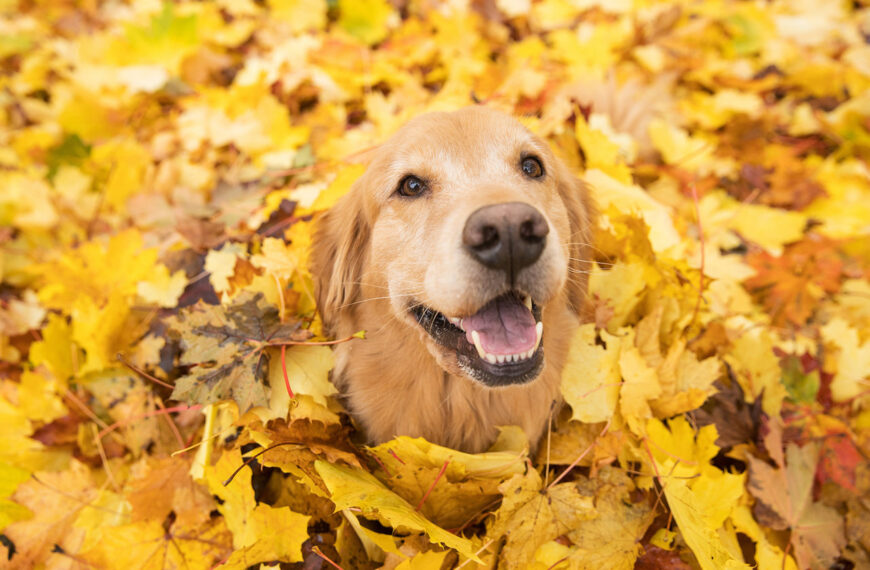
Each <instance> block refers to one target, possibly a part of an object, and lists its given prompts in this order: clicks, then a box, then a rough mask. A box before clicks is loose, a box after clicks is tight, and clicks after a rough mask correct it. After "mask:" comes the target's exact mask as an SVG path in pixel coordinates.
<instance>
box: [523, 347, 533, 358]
mask: <svg viewBox="0 0 870 570" xmlns="http://www.w3.org/2000/svg"><path fill="white" fill-rule="evenodd" d="M533 354H535V349H534V348H530V349H529V351H528V352H527V353H526V355H525V356H526V358H531V357H532V355H533Z"/></svg>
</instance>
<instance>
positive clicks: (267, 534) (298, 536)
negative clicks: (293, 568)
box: [205, 450, 310, 566]
mask: <svg viewBox="0 0 870 570" xmlns="http://www.w3.org/2000/svg"><path fill="white" fill-rule="evenodd" d="M242 462H243V459H242V455H241V453H240V452H239V451H238V450H234V451H228V452H224V453H223V454H222V455H221V457H220V459H219V460H218V462H217V464H215V465H214V466H213V467H209V468H207V469H206V470H205V480H206V482H207V484H208V488H209V490H211V492H212V493H213V494H215V495H217V496H218V497H220V499H221V500H222V501H223V502H222V503H221V504H220V505H219V506H218V510H220V511H221V513H222V514H223V515H224V519H225V520H226V523H227V527H229V529H230V531H231V532H232V533H233V547H234V548H235V549H236V552H235V553H234V559H233V560H232V561H233V563H234V564H233V565H234V566H236V565H237V564H239V563H241V562H244V563H245V564H246V565H247V566H250V565H252V564H256V563H259V562H266V561H269V560H280V561H282V562H301V561H302V543H303V542H305V540H306V539H307V538H308V520H309V518H310V517H308V516H306V515H301V514H299V513H294V512H293V511H291V510H290V509H289V508H288V507H281V508H274V507H270V506H269V505H266V504H262V503H260V504H258V503H257V502H256V501H255V500H254V489H253V488H252V487H251V471H250V469H248V468H247V467H246V468H243V469H242V470H241V471H239V472H238V473H237V474H236V476H235V478H233V480H232V481H231V482H230V483H229V484H228V485H226V486H225V485H224V482H225V481H227V479H228V478H229V477H230V475H232V474H233V472H235V470H236V469H237V468H238V467H239V466H240V465H241V464H242Z"/></svg>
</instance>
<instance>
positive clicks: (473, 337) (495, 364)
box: [412, 291, 544, 386]
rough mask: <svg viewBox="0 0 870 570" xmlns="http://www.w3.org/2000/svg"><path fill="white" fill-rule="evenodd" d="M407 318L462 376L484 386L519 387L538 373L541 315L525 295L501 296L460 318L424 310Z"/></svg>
mask: <svg viewBox="0 0 870 570" xmlns="http://www.w3.org/2000/svg"><path fill="white" fill-rule="evenodd" d="M412 312H413V314H414V316H415V317H416V319H417V322H418V323H419V324H420V326H421V327H423V329H424V330H425V331H426V332H427V333H429V335H430V336H431V337H432V338H433V339H435V342H437V343H438V344H440V345H441V346H443V347H445V348H447V349H449V350H452V351H455V352H456V356H457V360H458V363H459V366H460V367H461V368H462V369H463V370H464V371H465V372H466V373H468V374H469V375H470V376H471V377H473V378H474V379H475V380H478V381H479V382H481V383H483V384H486V385H487V386H506V385H510V384H523V383H526V382H530V381H531V380H534V379H535V378H536V377H537V376H538V374H539V373H540V372H541V368H542V367H543V362H544V356H543V352H544V350H543V348H542V347H541V337H542V335H543V323H541V309H540V307H538V306H537V305H536V304H535V303H534V302H533V301H532V299H531V297H529V296H528V295H524V294H522V293H520V292H517V291H511V292H508V293H505V294H504V295H500V296H498V297H495V298H494V299H492V300H490V301H489V302H488V303H487V304H486V305H484V306H483V307H482V308H481V309H480V310H479V311H477V312H476V313H474V314H472V315H467V316H465V317H448V316H446V315H444V314H442V313H439V312H438V311H435V310H434V309H431V308H429V307H426V306H424V305H416V306H414V307H413V309H412Z"/></svg>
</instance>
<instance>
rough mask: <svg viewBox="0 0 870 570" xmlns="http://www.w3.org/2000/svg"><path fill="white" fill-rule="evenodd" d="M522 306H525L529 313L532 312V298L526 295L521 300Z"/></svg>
mask: <svg viewBox="0 0 870 570" xmlns="http://www.w3.org/2000/svg"><path fill="white" fill-rule="evenodd" d="M523 304H525V306H526V308H527V309H528V310H529V311H531V310H532V296H531V295H526V298H525V299H523Z"/></svg>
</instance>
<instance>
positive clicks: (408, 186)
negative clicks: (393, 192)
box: [397, 176, 426, 198]
mask: <svg viewBox="0 0 870 570" xmlns="http://www.w3.org/2000/svg"><path fill="white" fill-rule="evenodd" d="M424 190H426V183H425V182H423V181H422V180H420V179H419V178H417V177H416V176H406V177H404V178H402V181H401V182H399V189H398V190H397V191H398V193H399V194H400V195H402V196H408V197H412V198H413V197H414V196H419V195H420V194H422V193H423V191H424Z"/></svg>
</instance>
